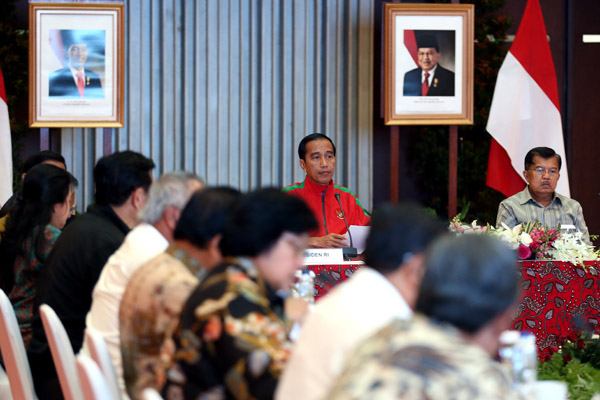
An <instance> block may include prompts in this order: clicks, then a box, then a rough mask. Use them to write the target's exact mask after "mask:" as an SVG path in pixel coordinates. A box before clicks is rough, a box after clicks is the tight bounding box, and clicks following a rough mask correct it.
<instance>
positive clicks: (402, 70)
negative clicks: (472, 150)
mask: <svg viewBox="0 0 600 400" xmlns="http://www.w3.org/2000/svg"><path fill="white" fill-rule="evenodd" d="M384 47H385V52H384V68H385V71H384V74H385V79H384V85H385V87H384V93H385V96H384V97H385V123H386V124H388V125H435V124H439V125H442V124H472V123H473V6H472V5H463V4H427V5H425V4H419V5H416V4H386V6H385V37H384Z"/></svg>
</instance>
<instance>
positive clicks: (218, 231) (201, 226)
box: [173, 187, 242, 268]
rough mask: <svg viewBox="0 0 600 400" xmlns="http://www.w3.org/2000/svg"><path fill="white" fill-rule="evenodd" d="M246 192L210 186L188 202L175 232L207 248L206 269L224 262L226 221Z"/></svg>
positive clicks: (190, 241) (180, 238)
mask: <svg viewBox="0 0 600 400" xmlns="http://www.w3.org/2000/svg"><path fill="white" fill-rule="evenodd" d="M241 196H242V194H241V193H240V192H239V191H238V190H236V189H232V188H229V187H216V188H209V189H205V190H202V191H199V192H196V193H194V195H193V196H192V197H191V199H190V201H189V202H188V203H187V205H186V206H185V208H184V209H183V212H182V213H181V218H180V219H179V222H178V223H177V226H176V227H175V232H174V234H173V236H174V238H175V240H183V241H187V242H189V243H190V244H191V245H192V246H194V247H196V248H197V249H200V250H204V251H205V253H206V256H205V257H204V260H209V261H208V262H207V261H205V263H206V264H211V265H203V266H204V267H206V268H210V267H212V266H214V265H216V264H218V263H219V262H220V261H221V257H222V256H221V251H220V249H219V242H220V240H221V235H222V234H223V229H224V227H225V223H226V222H227V220H228V219H229V218H230V217H231V213H232V211H233V209H234V206H235V205H236V204H237V202H238V201H239V199H240V198H241Z"/></svg>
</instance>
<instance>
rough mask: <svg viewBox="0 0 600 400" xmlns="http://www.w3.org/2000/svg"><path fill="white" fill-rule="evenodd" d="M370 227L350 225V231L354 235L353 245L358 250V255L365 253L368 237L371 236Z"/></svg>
mask: <svg viewBox="0 0 600 400" xmlns="http://www.w3.org/2000/svg"><path fill="white" fill-rule="evenodd" d="M370 230H371V227H370V226H358V225H350V228H348V231H350V234H351V235H352V244H353V245H354V247H355V248H356V252H357V253H358V254H360V253H362V252H363V251H365V248H366V247H367V236H369V231H370Z"/></svg>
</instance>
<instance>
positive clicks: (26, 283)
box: [8, 225, 60, 348]
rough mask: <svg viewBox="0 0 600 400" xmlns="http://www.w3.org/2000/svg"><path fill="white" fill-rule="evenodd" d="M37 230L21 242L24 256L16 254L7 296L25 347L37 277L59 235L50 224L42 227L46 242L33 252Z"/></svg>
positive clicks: (31, 316) (29, 337) (28, 336)
mask: <svg viewBox="0 0 600 400" xmlns="http://www.w3.org/2000/svg"><path fill="white" fill-rule="evenodd" d="M36 233H37V230H35V231H34V233H32V234H31V235H29V237H28V238H27V239H26V240H25V242H24V243H23V246H24V252H25V255H24V256H17V258H16V259H15V264H14V271H15V286H14V287H13V289H12V290H11V291H10V294H9V295H8V298H9V299H10V302H11V303H12V305H13V308H14V310H15V314H16V316H17V321H18V322H19V328H20V329H21V335H22V336H23V342H24V343H25V348H27V347H28V345H29V341H30V340H31V320H32V319H33V302H34V299H35V295H36V293H37V286H38V285H37V278H38V275H39V273H40V270H41V269H42V265H43V264H44V261H45V260H46V258H47V257H48V254H50V251H51V250H52V247H54V242H56V239H58V236H59V235H60V230H59V229H58V228H55V227H54V226H52V225H46V227H45V228H44V237H45V240H46V242H45V243H44V247H43V249H42V253H41V254H35V250H34V249H35V246H34V243H33V239H34V237H35V234H36Z"/></svg>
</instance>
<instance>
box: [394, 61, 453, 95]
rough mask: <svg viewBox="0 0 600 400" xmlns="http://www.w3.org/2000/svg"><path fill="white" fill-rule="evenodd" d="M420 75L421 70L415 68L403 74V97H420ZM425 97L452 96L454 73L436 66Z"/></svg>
mask: <svg viewBox="0 0 600 400" xmlns="http://www.w3.org/2000/svg"><path fill="white" fill-rule="evenodd" d="M421 73H422V70H421V68H415V69H413V70H410V71H408V72H407V73H406V74H404V93H403V94H404V96H420V95H421ZM427 96H454V72H452V71H450V70H447V69H446V68H442V66H441V65H440V64H438V65H437V68H436V69H435V74H434V75H433V79H432V80H431V86H430V87H429V91H428V92H427Z"/></svg>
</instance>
